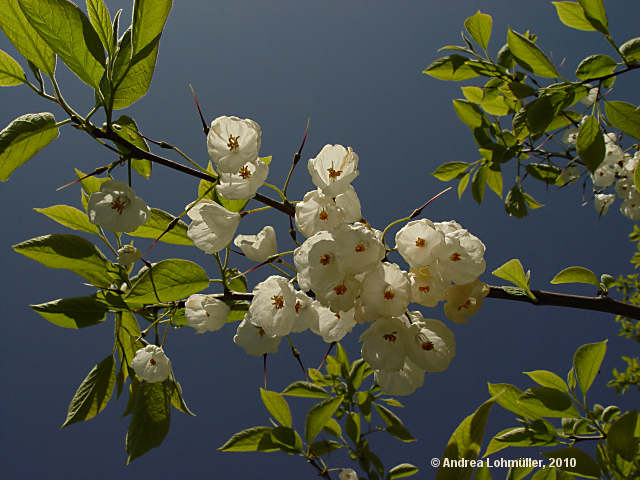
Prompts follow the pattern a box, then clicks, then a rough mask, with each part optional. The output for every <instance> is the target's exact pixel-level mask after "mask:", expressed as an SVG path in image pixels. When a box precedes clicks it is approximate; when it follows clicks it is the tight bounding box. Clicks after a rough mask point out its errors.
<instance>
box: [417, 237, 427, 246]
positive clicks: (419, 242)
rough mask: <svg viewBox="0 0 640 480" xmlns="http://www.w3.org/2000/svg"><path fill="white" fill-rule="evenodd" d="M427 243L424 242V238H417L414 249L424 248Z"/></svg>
mask: <svg viewBox="0 0 640 480" xmlns="http://www.w3.org/2000/svg"><path fill="white" fill-rule="evenodd" d="M426 244H427V242H425V241H424V238H422V237H418V238H416V247H424V246H425V245H426Z"/></svg>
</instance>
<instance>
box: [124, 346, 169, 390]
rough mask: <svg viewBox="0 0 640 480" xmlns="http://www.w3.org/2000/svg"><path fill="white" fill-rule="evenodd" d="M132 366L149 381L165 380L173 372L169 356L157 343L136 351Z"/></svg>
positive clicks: (142, 377)
mask: <svg viewBox="0 0 640 480" xmlns="http://www.w3.org/2000/svg"><path fill="white" fill-rule="evenodd" d="M131 367H132V368H133V371H134V372H136V375H137V376H138V377H140V379H141V380H144V381H145V382H147V383H156V382H164V381H165V380H166V379H167V378H169V375H170V373H171V362H170V361H169V357H167V356H166V355H165V354H164V350H162V348H160V347H158V346H156V345H147V346H146V347H144V348H141V349H139V350H138V351H136V354H135V356H134V357H133V360H131Z"/></svg>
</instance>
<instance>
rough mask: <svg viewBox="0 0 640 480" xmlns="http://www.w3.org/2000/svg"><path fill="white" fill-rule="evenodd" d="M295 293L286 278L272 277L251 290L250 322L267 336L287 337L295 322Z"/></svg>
mask: <svg viewBox="0 0 640 480" xmlns="http://www.w3.org/2000/svg"><path fill="white" fill-rule="evenodd" d="M296 301H297V299H296V292H295V291H294V289H293V287H292V286H291V284H290V283H289V282H288V281H287V279H286V278H284V277H280V276H277V275H272V276H270V277H269V278H267V279H266V280H264V281H263V282H260V283H259V284H258V285H256V287H255V288H254V289H253V300H252V301H251V306H250V307H249V315H250V317H251V322H252V323H253V324H254V325H255V326H258V327H262V328H263V329H264V331H265V333H266V334H267V335H268V336H274V335H276V336H279V337H281V336H284V335H288V334H289V333H290V332H291V329H292V328H293V324H294V322H295V321H296Z"/></svg>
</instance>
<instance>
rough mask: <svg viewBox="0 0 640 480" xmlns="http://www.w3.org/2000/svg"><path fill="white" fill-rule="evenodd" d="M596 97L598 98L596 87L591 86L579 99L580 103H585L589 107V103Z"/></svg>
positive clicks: (591, 103)
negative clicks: (585, 94)
mask: <svg viewBox="0 0 640 480" xmlns="http://www.w3.org/2000/svg"><path fill="white" fill-rule="evenodd" d="M596 98H598V87H593V88H591V89H590V90H589V93H588V94H587V96H586V97H582V98H581V99H580V103H582V104H584V105H586V106H587V107H590V106H591V105H593V102H595V101H596Z"/></svg>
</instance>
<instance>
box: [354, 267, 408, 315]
mask: <svg viewBox="0 0 640 480" xmlns="http://www.w3.org/2000/svg"><path fill="white" fill-rule="evenodd" d="M360 298H361V299H362V302H363V303H364V304H365V305H366V307H367V308H371V309H373V310H377V312H378V314H379V315H382V316H390V317H391V316H397V315H402V314H403V313H404V311H405V310H406V309H407V305H409V300H410V298H411V283H410V281H409V276H408V275H407V272H405V271H403V270H400V267H398V265H396V264H395V263H387V262H381V263H379V264H378V266H377V267H376V268H375V269H374V270H371V271H369V272H367V274H366V275H365V277H364V279H363V280H362V291H361V294H360Z"/></svg>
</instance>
